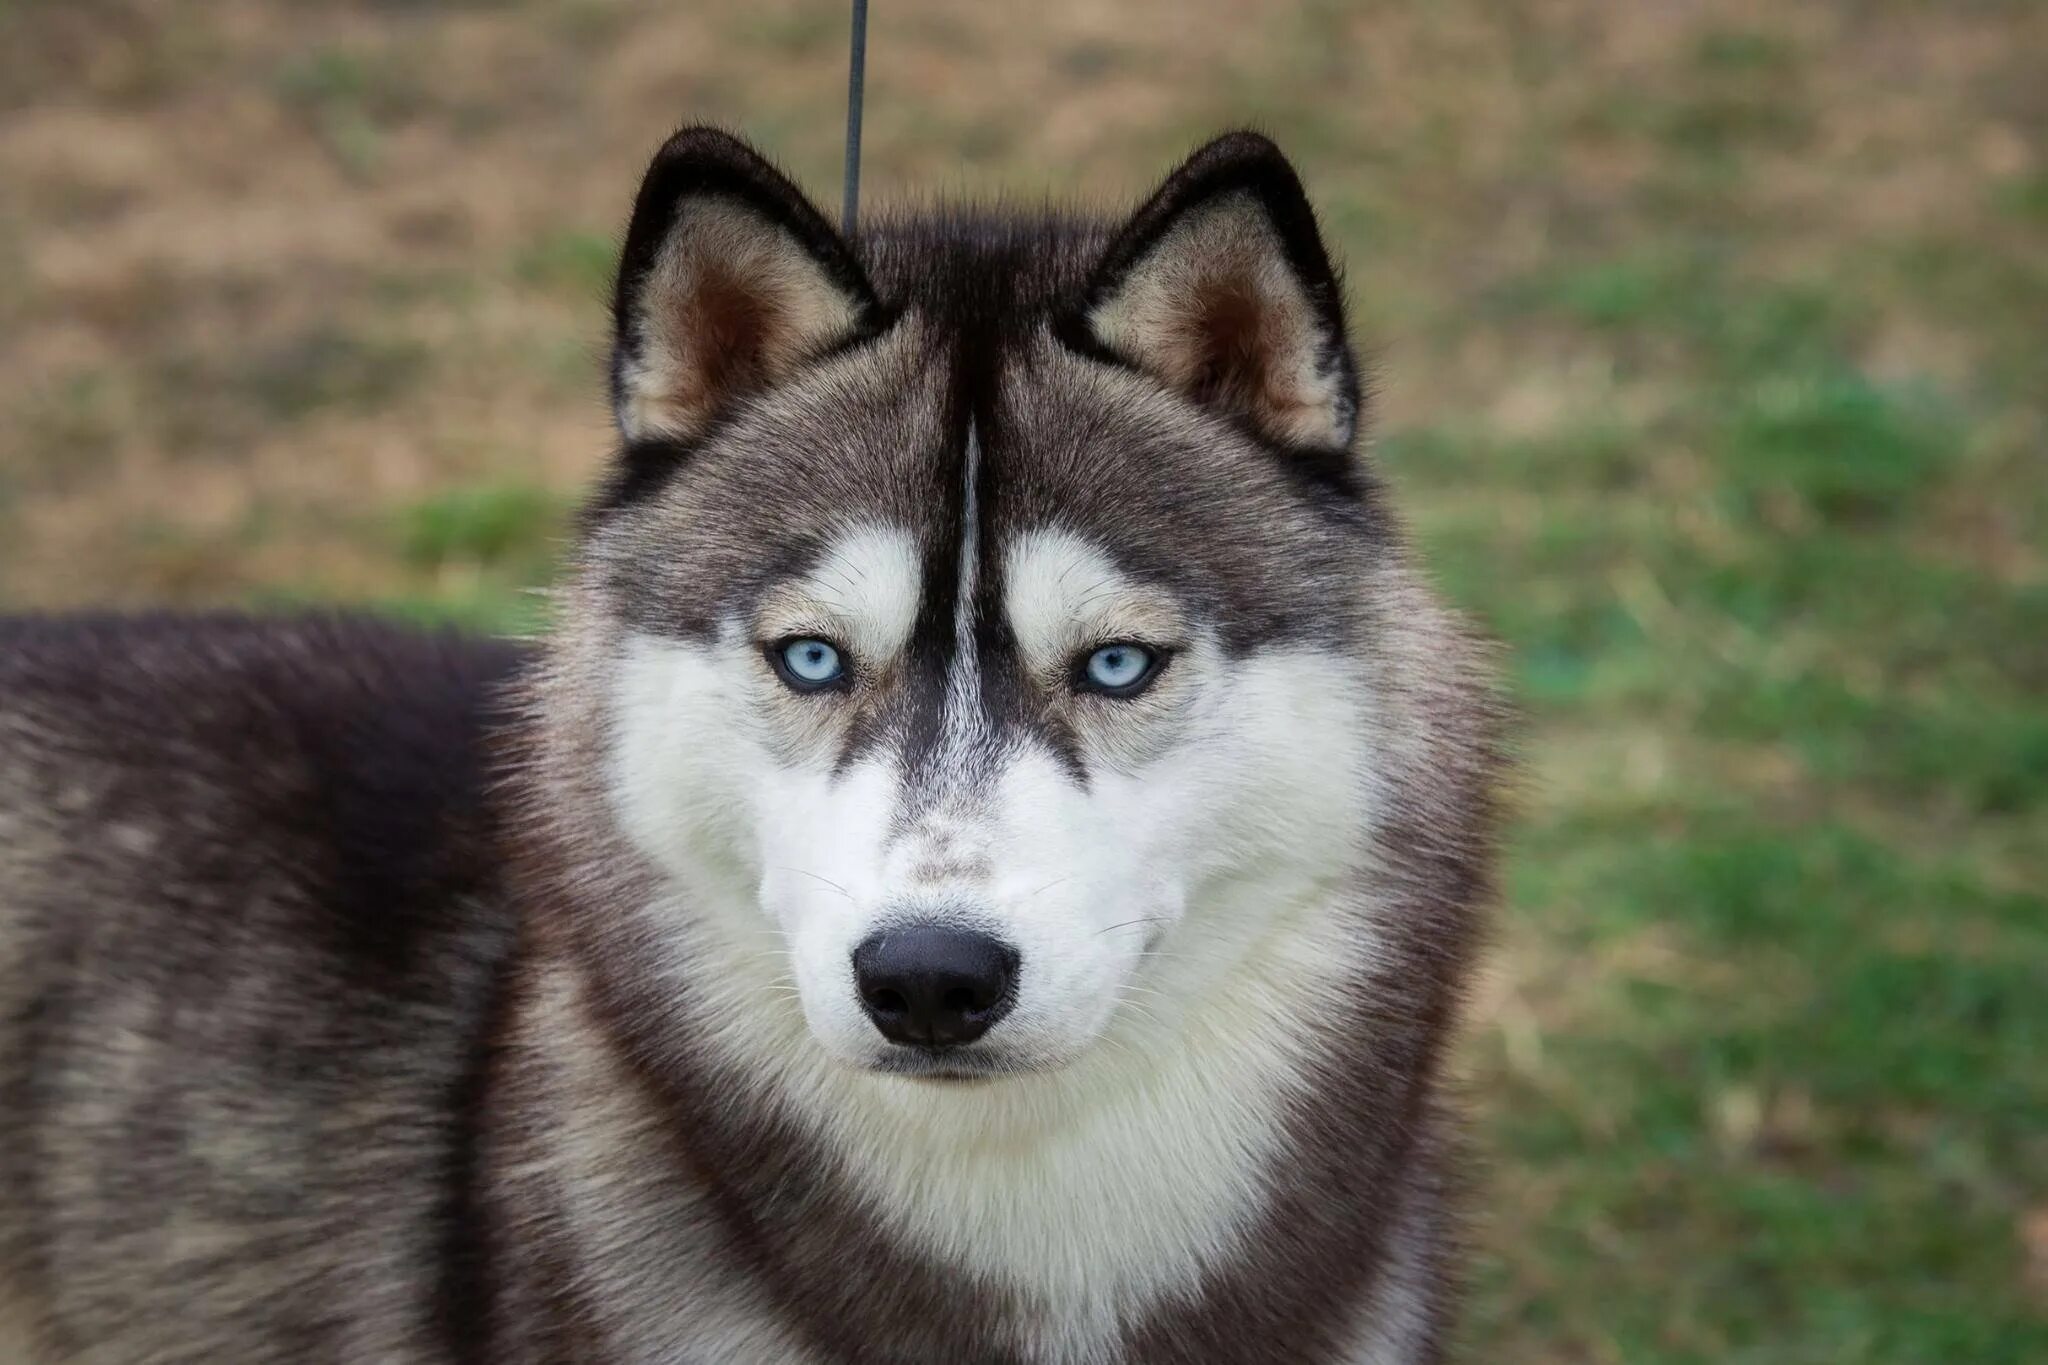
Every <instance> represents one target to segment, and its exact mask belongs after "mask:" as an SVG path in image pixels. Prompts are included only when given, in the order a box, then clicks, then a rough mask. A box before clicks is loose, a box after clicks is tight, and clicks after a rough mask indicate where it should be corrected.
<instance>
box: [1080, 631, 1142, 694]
mask: <svg viewBox="0 0 2048 1365" xmlns="http://www.w3.org/2000/svg"><path fill="white" fill-rule="evenodd" d="M1158 669H1159V656H1158V655H1156V654H1154V653H1153V652H1152V651H1151V650H1149V649H1147V648H1145V646H1143V645H1134V644H1130V643H1128V642H1123V643H1118V644H1113V645H1104V646H1102V648H1100V649H1098V650H1096V651H1095V652H1094V653H1093V654H1090V655H1089V656H1088V657H1087V659H1086V660H1085V661H1084V662H1083V663H1082V665H1081V668H1080V675H1081V676H1080V677H1079V678H1078V679H1077V680H1076V681H1077V682H1078V683H1079V684H1080V686H1081V688H1082V690H1083V691H1088V692H1101V693H1104V694H1106V695H1109V696H1112V697H1128V696H1131V695H1133V694H1135V693H1136V692H1138V691H1139V690H1140V689H1141V688H1143V687H1144V685H1145V684H1146V683H1148V682H1150V681H1151V680H1152V675H1153V674H1154V673H1156V672H1158Z"/></svg>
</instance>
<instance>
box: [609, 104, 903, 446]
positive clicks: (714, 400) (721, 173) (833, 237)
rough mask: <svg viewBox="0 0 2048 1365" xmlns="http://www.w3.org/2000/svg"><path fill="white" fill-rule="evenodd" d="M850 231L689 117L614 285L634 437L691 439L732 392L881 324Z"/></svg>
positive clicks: (648, 190) (619, 359)
mask: <svg viewBox="0 0 2048 1365" xmlns="http://www.w3.org/2000/svg"><path fill="white" fill-rule="evenodd" d="M881 313H882V310H881V307H880V305H879V304H877V302H876V301H875V295H874V290H873V289H872V288H871V287H870V286H869V284H868V281H867V277H866V276H865V275H864V274H863V273H862V271H861V269H860V266H859V265H858V264H856V263H855V261H854V259H853V253H852V252H851V251H849V250H848V249H847V245H846V242H845V241H844V240H843V239H842V238H841V237H840V236H839V234H838V233H837V232H835V231H833V229H832V225H831V224H830V223H828V222H826V221H825V218H824V216H823V215H822V214H820V213H819V212H818V210H817V209H816V208H815V207H813V206H812V204H811V202H810V201H809V200H808V199H806V198H805V197H804V195H803V192H802V191H801V190H799V189H797V187H796V186H795V185H793V184H791V183H790V181H789V178H788V177H787V176H785V175H783V174H782V172H780V171H778V170H776V169H775V167H773V166H771V165H769V164H768V162H767V161H766V160H764V159H763V158H762V157H761V156H760V155H759V154H758V153H757V152H755V151H754V150H753V149H752V148H751V147H748V146H747V145H746V144H745V143H743V142H741V141H740V140H739V139H738V138H735V137H733V136H732V135H731V134H729V133H725V132H721V131H720V130H718V129H716V128H685V129H684V130H683V131H681V132H679V133H677V134H676V135H675V136H674V137H672V138H670V139H669V140H668V142H667V143H666V144H665V145H664V146H663V147H662V149H661V150H660V151H659V152H657V153H655V157H654V161H653V162H652V164H650V165H649V166H648V168H647V175H646V178H645V179H643V180H642V181H641V182H640V193H639V196H638V197H637V198H636V199H635V200H634V203H633V222H632V226H631V227H629V228H628V229H627V230H626V245H625V250H624V252H623V253H622V254H621V256H620V258H619V276H618V283H617V285H616V286H615V289H614V292H613V296H612V329H613V330H612V410H613V412H614V413H615V414H616V415H617V418H618V423H619V431H620V434H621V435H623V436H624V437H625V438H626V440H627V442H628V443H629V444H630V443H634V442H641V441H651V440H676V441H688V440H692V439H694V438H695V437H697V436H699V435H701V434H702V433H703V431H704V430H705V428H706V427H707V426H709V425H710V423H711V421H712V420H713V418H715V417H716V416H718V415H719V414H720V413H721V412H722V411H724V410H725V409H726V408H727V407H728V406H729V405H731V404H732V403H733V402H734V401H735V400H737V399H740V398H742V397H744V396H745V395H747V394H749V393H752V392H756V391H758V390H760V389H763V388H766V387H768V386H769V385H772V384H775V383H777V382H778V381H780V380H782V379H784V378H787V377H788V375H789V374H790V372H791V371H793V370H795V369H796V368H797V367H798V366H800V365H802V364H804V363H805V362H806V361H809V360H811V359H814V358H816V357H817V356H819V355H821V354H823V353H824V352H826V351H830V350H832V349H834V348H836V347H839V346H843V345H845V344H847V343H848V342H850V341H855V340H858V339H859V338H861V337H862V336H864V335H869V334H872V333H873V332H874V331H876V330H878V329H879V327H880V326H881V325H882V316H881Z"/></svg>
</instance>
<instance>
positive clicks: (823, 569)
mask: <svg viewBox="0 0 2048 1365" xmlns="http://www.w3.org/2000/svg"><path fill="white" fill-rule="evenodd" d="M917 561H918V551H917V542H916V541H914V540H913V539H911V537H910V534H909V533H908V532H906V531H904V530H902V529H900V528H898V527H894V526H858V527H855V528H854V529H852V530H850V531H847V532H845V533H843V534H841V535H840V536H838V537H837V538H835V539H834V540H833V541H832V543H831V545H830V546H829V547H828V548H827V549H826V551H825V553H824V554H822V555H820V556H819V557H818V561H817V563H816V564H814V565H812V566H811V570H810V572H809V573H807V574H805V575H804V576H803V577H802V578H800V579H797V580H795V581H793V582H789V583H785V584H782V585H780V586H779V587H778V588H777V589H776V590H775V591H774V592H773V593H771V594H770V595H769V597H768V599H767V600H766V601H764V602H763V603H762V607H761V620H760V629H761V633H762V636H763V637H764V638H767V639H771V640H772V639H778V638H781V637H783V636H791V635H799V636H800V635H818V636H822V637H824V638H825V639H827V640H830V641H832V642H833V643H834V644H836V645H838V646H840V647H841V648H843V649H845V650H847V651H849V652H851V653H852V655H853V657H854V659H855V661H856V662H858V663H865V664H869V665H875V664H879V663H881V662H883V661H886V660H888V659H891V658H894V657H895V655H896V653H897V651H899V650H901V649H902V648H903V645H904V642H905V641H907V640H908V639H909V638H910V628H911V626H912V625H913V624H914V623H915V622H916V620H917V597H918V562H917Z"/></svg>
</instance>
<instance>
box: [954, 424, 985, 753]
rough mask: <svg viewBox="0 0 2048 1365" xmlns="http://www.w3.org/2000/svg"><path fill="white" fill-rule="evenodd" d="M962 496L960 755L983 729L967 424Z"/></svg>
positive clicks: (976, 522) (973, 471) (975, 507)
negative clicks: (975, 629) (975, 606)
mask: <svg viewBox="0 0 2048 1365" xmlns="http://www.w3.org/2000/svg"><path fill="white" fill-rule="evenodd" d="M962 465H963V470H962V475H961V483H962V488H961V492H960V564H959V569H958V582H957V583H956V584H955V588H954V591H955V596H954V598H953V666H952V670H951V672H949V673H948V674H947V677H946V714H945V733H946V746H947V749H948V750H949V751H950V752H954V753H958V752H961V751H963V750H964V749H965V748H966V747H967V746H968V745H969V744H970V743H971V742H972V741H973V740H974V739H975V738H977V737H978V736H979V735H980V734H981V732H982V729H983V726H982V713H981V657H980V656H979V655H978V654H976V653H975V649H974V595H975V593H976V591H977V590H978V589H979V588H980V585H981V498H980V489H979V487H978V485H979V484H980V482H981V437H980V435H979V433H977V432H976V431H975V428H974V422H973V420H972V419H969V421H968V423H967V453H966V456H965V458H964V459H963V461H962Z"/></svg>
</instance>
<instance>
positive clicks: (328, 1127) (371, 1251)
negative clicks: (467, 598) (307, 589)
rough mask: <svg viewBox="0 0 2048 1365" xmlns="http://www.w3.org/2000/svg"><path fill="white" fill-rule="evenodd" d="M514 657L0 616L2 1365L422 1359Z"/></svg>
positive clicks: (223, 620) (150, 624) (441, 1244)
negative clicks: (504, 698)
mask: <svg viewBox="0 0 2048 1365" xmlns="http://www.w3.org/2000/svg"><path fill="white" fill-rule="evenodd" d="M516 663H517V659H516V655H515V654H514V653H513V652H511V651H510V650H508V649H504V648H501V647H494V646H482V645H475V644H467V643H462V642H458V641H456V640H454V639H453V638H450V637H441V636H431V635H425V634H418V633H413V632H408V631H403V630H398V629H395V628H391V627H384V626H378V625H373V624H370V623H367V622H362V621H350V620H346V619H316V620H301V621H295V622H292V623H289V624H285V623H261V622H254V621H249V620H243V619H236V618H230V617H218V618H211V619H200V620H194V619H192V618H180V619H176V620H172V619H168V618H161V619H159V618H147V617H143V618H131V619H120V618H98V619H85V620H70V621H64V622H45V621H33V620H31V621H18V622H6V623H0V1358H4V1359H6V1360H10V1361H12V1360H17V1359H21V1358H23V1357H24V1356H28V1357H29V1358H35V1357H34V1353H33V1351H32V1349H31V1348H29V1347H27V1346H25V1345H24V1344H23V1342H21V1341H20V1340H19V1336H20V1334H22V1333H24V1332H33V1333H34V1334H35V1335H37V1336H41V1337H44V1338H46V1339H45V1340H44V1341H42V1342H41V1347H42V1349H43V1350H45V1351H47V1352H48V1353H49V1354H52V1355H54V1356H56V1357H58V1358H63V1359H74V1358H76V1359H143V1358H147V1359H151V1360H160V1361H172V1360H180V1361H182V1360H193V1361H197V1360H227V1359H236V1360H248V1359H253V1358H256V1357H252V1356H251V1354H250V1348H251V1346H252V1345H253V1344H254V1343H256V1342H261V1343H263V1355H262V1357H261V1358H264V1359H276V1360H314V1359H322V1358H327V1359H354V1360H372V1359H374V1360H380V1361H398V1360H407V1359H413V1358H416V1357H417V1356H419V1355H420V1354H422V1347H423V1346H426V1345H427V1343H426V1342H424V1341H423V1340H422V1339H421V1338H422V1336H423V1334H424V1332H425V1330H426V1329H425V1326H424V1325H425V1324H428V1323H430V1322H431V1320H432V1319H433V1317H434V1314H435V1296H436V1295H437V1293H438V1292H439V1288H438V1286H439V1284H440V1281H441V1274H442V1267H443V1266H444V1265H446V1264H451V1263H453V1264H459V1263H460V1261H461V1257H460V1256H459V1255H457V1256H454V1257H452V1258H451V1257H450V1255H449V1253H450V1252H451V1251H458V1252H459V1250H460V1249H459V1248H455V1247H451V1246H449V1245H448V1244H447V1243H448V1240H449V1237H450V1235H451V1234H450V1233H449V1232H448V1231H447V1229H450V1228H452V1227H455V1226H457V1225H458V1224H459V1222H460V1218H459V1214H460V1212H461V1211H460V1210H459V1209H455V1208H451V1207H445V1206H440V1205H445V1203H446V1198H453V1197H454V1196H447V1197H446V1198H443V1197H440V1196H436V1197H434V1198H428V1199H425V1200H423V1198H422V1196H423V1194H424V1193H426V1192H438V1191H445V1190H453V1189H457V1188H459V1187H460V1182H459V1181H456V1180H452V1179H451V1178H450V1177H451V1176H452V1175H454V1174H458V1173H459V1172H455V1171H452V1170H451V1165H452V1163H455V1162H458V1161H459V1160H460V1159H461V1158H460V1156H459V1153H460V1152H461V1151H462V1150H463V1148H464V1143H463V1140H462V1139H463V1134H462V1132H461V1131H460V1130H461V1129H462V1126H463V1124H464V1122H465V1119H464V1111H463V1107H462V1104H461V1102H460V1101H461V1097H462V1095H463V1092H464V1089H465V1085H466V1077H467V1076H468V1074H469V1071H470V1068H471V1061H472V1059H471V1057H470V1055H469V1054H470V1052H471V1051H473V1049H474V1042H473V1040H474V1038H475V1037H476V1030H475V1029H474V1028H472V1027H468V1026H467V1025H468V1023H469V1022H470V1021H471V1020H473V1019H474V1018H476V1017H477V1016H478V1015H479V1014H480V1012H481V1010H482V1009H483V1008H484V1007H485V1004H486V1000H485V997H486V996H487V993H488V989H489V981H490V979H491V975H492V967H493V964H494V963H495V961H496V960H497V958H498V957H499V955H500V954H501V952H502V950H503V948H504V946H505V944H506V942H507V940H508V938H509V926H508V924H507V923H506V919H507V917H506V915H505V913H504V912H503V910H502V907H501V905H500V904H499V900H498V897H497V896H496V895H495V894H494V889H493V884H492V882H493V877H492V867H491V862H490V859H489V858H488V857H487V856H485V854H484V845H485V840H486V825H487V816H486V815H485V812H484V803H483V801H482V786H483V781H482V770H481V763H482V760H481V758H480V754H481V751H482V746H481V744H480V739H481V737H482V735H483V732H484V730H485V728H486V726H487V724H488V718H487V717H488V709H489V706H490V705H491V698H492V696H493V694H494V687H493V685H494V683H495V682H496V681H497V680H499V679H501V678H502V677H503V676H505V675H506V674H507V673H508V672H509V671H511V670H512V669H513V668H514V667H516ZM400 702H402V704H396V703H400ZM287 1291H289V1292H287ZM10 1300H12V1301H13V1302H14V1303H15V1304H16V1307H15V1309H14V1311H13V1316H12V1317H11V1318H10V1316H9V1312H8V1308H7V1305H8V1303H9V1301H10ZM29 1303H33V1304H36V1305H38V1306H39V1311H38V1312H37V1313H36V1314H35V1316H36V1318H38V1319H41V1320H42V1321H40V1322H39V1323H34V1322H30V1321H28V1314H27V1312H26V1310H25V1309H24V1308H23V1307H21V1306H20V1305H24V1304H29ZM322 1305H326V1306H327V1311H323V1309H322ZM10 1331H12V1332H14V1333H16V1334H17V1337H16V1339H12V1340H10V1339H8V1338H7V1333H8V1332H10Z"/></svg>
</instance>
